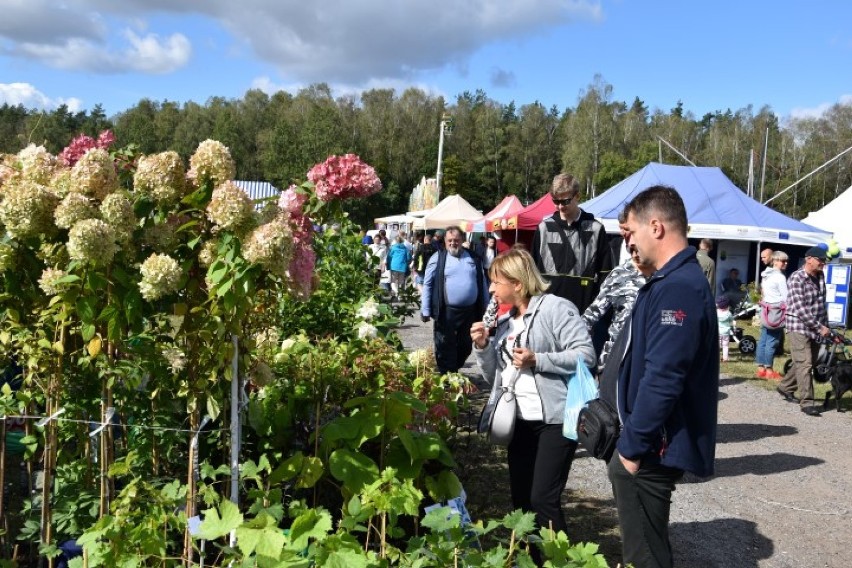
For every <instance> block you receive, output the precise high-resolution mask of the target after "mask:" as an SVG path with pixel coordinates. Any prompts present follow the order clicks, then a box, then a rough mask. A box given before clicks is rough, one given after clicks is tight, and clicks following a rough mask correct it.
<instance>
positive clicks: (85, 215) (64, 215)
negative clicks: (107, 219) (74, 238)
mask: <svg viewBox="0 0 852 568" xmlns="http://www.w3.org/2000/svg"><path fill="white" fill-rule="evenodd" d="M97 216H98V209H97V207H95V205H94V203H92V200H91V199H89V198H88V197H86V196H85V195H83V194H81V193H69V194H68V195H66V196H65V198H64V199H63V200H62V201H61V202H60V203H59V205H57V206H56V210H55V211H54V212H53V218H54V220H55V221H56V226H57V227H59V228H60V229H70V228H71V227H73V226H74V224H75V223H76V222H77V221H83V220H84V219H95V218H97Z"/></svg>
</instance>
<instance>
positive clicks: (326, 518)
mask: <svg viewBox="0 0 852 568" xmlns="http://www.w3.org/2000/svg"><path fill="white" fill-rule="evenodd" d="M331 528H332V524H331V515H329V514H328V512H327V511H323V510H322V509H308V510H307V511H305V512H304V513H302V514H301V515H299V516H298V517H296V518H295V519H294V520H293V524H292V525H291V526H290V543H289V544H288V545H287V548H289V549H291V550H304V549H305V548H306V547H307V546H308V543H309V541H310V539H312V538H313V539H317V540H320V539H322V538H323V537H325V536H326V535H327V534H328V533H329V532H331Z"/></svg>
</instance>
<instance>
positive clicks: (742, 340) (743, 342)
mask: <svg viewBox="0 0 852 568" xmlns="http://www.w3.org/2000/svg"><path fill="white" fill-rule="evenodd" d="M731 311H732V312H733V313H734V322H736V320H738V319H743V318H747V317H753V316H754V314H755V313H756V312H757V304H754V303H752V302H751V301H749V299H748V297H747V296H746V297H745V298H743V300H742V301H740V302H739V303H738V304H737V306H736V308H734V309H733V310H731ZM728 336H729V337H730V338H731V342H732V343H734V344H735V345H736V346H737V348H738V349H739V350H740V353H742V354H744V355H750V354H752V353H754V352H755V351H757V339H755V338H754V336H753V335H747V334H746V333H745V331H744V330H743V328H741V327H739V326H738V325H736V323H734V325H732V326H731V331H730V332H728Z"/></svg>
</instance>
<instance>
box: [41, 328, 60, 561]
mask: <svg viewBox="0 0 852 568" xmlns="http://www.w3.org/2000/svg"><path fill="white" fill-rule="evenodd" d="M58 342H59V344H60V345H62V346H64V345H65V320H64V319H63V320H62V323H60V324H59V341H58ZM62 359H63V353H62V352H60V353H59V354H58V355H57V357H56V369H54V373H53V375H52V376H51V378H50V380H49V381H48V387H47V396H46V397H45V398H46V407H47V415H48V416H53V415H54V414H56V413H57V412H58V411H59V393H60V389H61V386H62ZM45 429H46V431H45V444H44V455H43V456H42V463H43V465H44V470H43V475H42V487H41V543H42V545H44V546H47V545H49V544H50V543H51V542H52V541H53V519H52V517H53V511H52V510H51V507H50V497H51V488H52V485H53V474H54V472H55V470H56V453H57V449H58V448H57V445H58V443H57V429H58V426H57V422H56V420H48V422H47V424H46V425H45ZM47 565H48V566H49V567H50V568H53V558H49V559H48V561H47Z"/></svg>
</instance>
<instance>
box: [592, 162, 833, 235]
mask: <svg viewBox="0 0 852 568" xmlns="http://www.w3.org/2000/svg"><path fill="white" fill-rule="evenodd" d="M653 185H667V186H670V187H673V188H675V189H676V190H677V192H678V193H679V194H680V196H681V198H683V202H684V204H685V205H686V216H687V219H688V221H689V238H691V239H696V238H698V239H700V238H710V239H720V240H730V241H751V242H764V243H784V244H790V245H799V246H813V245H817V244H819V243H824V242H826V241H827V240H828V239H830V238H831V233H829V232H826V231H823V230H821V229H817V228H815V227H812V226H810V225H807V224H805V223H802V222H801V221H797V220H795V219H792V218H790V217H787V216H786V215H784V214H782V213H779V212H777V211H775V210H774V209H771V208H769V207H767V206H765V205H763V204H761V203H759V202H757V201H755V200H754V199H752V198H751V197H749V196H747V195H746V194H745V193H744V192H743V191H742V190H740V188H738V187H737V186H736V185H734V183H733V182H732V181H731V180H730V179H728V177H727V176H726V175H725V174H724V173H722V170H721V169H719V168H709V167H697V166H670V165H666V164H657V163H654V162H652V163H650V164H648V165H647V166H645V167H644V168H642V169H641V170H639V171H638V172H636V173H635V174H633V175H631V176H630V177H628V178H627V179H625V180H624V181H622V182H619V183H617V184H616V185H614V186H612V187H611V188H610V189H608V190H607V191H605V192H603V193H602V194H600V195H599V196H597V197H595V198H594V199H590V200H589V201H586V202H585V203H583V204H582V205H581V207H582V208H583V210H584V211H588V212H589V213H592V214H593V215H594V216H595V217H597V218H598V219H600V220H601V222H602V223H603V224H604V226H605V227H606V230H607V232H608V233H618V214H619V213H620V212H621V210H622V209H623V207H624V204H625V203H627V202H628V201H630V200H631V199H632V198H633V197H634V196H635V195H636V194H637V193H639V192H641V191H642V190H644V189H647V188H649V187H651V186H653Z"/></svg>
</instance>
